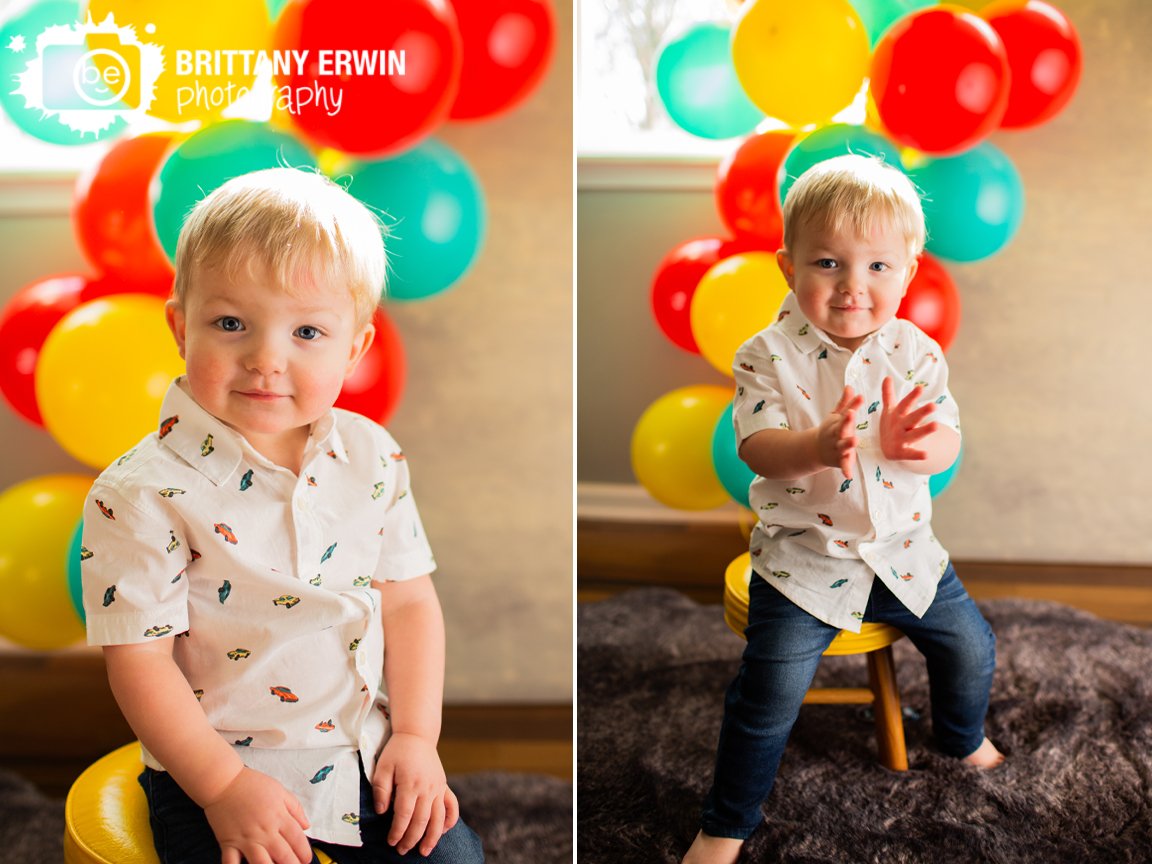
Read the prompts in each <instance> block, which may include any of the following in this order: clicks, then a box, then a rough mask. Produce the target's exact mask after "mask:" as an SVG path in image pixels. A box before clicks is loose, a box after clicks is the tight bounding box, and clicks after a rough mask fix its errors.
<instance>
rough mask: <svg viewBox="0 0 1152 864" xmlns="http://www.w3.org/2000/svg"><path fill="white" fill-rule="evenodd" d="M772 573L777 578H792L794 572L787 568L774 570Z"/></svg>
mask: <svg viewBox="0 0 1152 864" xmlns="http://www.w3.org/2000/svg"><path fill="white" fill-rule="evenodd" d="M772 575H773V576H775V577H776V578H777V579H791V578H792V574H791V573H789V572H788V571H787V570H773V571H772Z"/></svg>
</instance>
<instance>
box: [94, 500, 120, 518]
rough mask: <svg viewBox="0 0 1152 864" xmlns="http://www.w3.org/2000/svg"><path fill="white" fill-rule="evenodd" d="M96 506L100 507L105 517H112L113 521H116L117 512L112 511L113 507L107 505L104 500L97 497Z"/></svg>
mask: <svg viewBox="0 0 1152 864" xmlns="http://www.w3.org/2000/svg"><path fill="white" fill-rule="evenodd" d="M96 506H97V507H99V508H100V513H101V515H103V517H104V518H105V519H111V520H112V521H113V522H115V521H116V514H114V513H113V512H112V508H111V507H105V506H104V502H103V501H101V500H100V499H99V498H97V499H96Z"/></svg>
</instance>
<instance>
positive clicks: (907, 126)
mask: <svg viewBox="0 0 1152 864" xmlns="http://www.w3.org/2000/svg"><path fill="white" fill-rule="evenodd" d="M1008 78H1009V71H1008V59H1007V57H1006V55H1005V51H1004V44H1003V43H1002V42H1001V41H1000V37H999V36H997V35H996V31H995V30H993V29H992V27H991V26H990V25H989V24H988V22H987V21H984V20H983V19H982V18H979V17H977V16H976V15H975V14H973V13H971V12H968V11H966V10H964V9H961V8H959V7H929V8H927V9H923V10H921V11H919V12H913V13H912V14H911V15H908V16H907V17H905V18H901V19H900V20H899V21H897V22H896V23H895V24H893V25H892V27H891V28H890V29H889V30H888V32H887V33H885V35H884V37H883V38H882V39H881V40H880V42H879V43H878V44H877V45H876V51H875V53H874V54H873V56H872V71H871V82H872V83H871V85H870V86H871V93H872V98H873V100H874V101H875V104H876V110H877V112H878V113H879V115H880V120H881V121H882V122H883V124H884V128H885V129H886V130H887V132H888V133H889V135H890V136H891V137H892V138H893V139H894V140H896V141H897V142H899V143H901V144H904V145H906V146H908V147H915V148H916V149H917V150H921V151H923V152H925V153H933V154H937V155H952V154H956V153H960V152H963V151H964V150H969V149H971V148H972V147H975V146H976V145H977V144H979V143H980V142H981V141H982V140H984V139H985V138H987V137H988V136H989V135H990V134H991V133H992V132H994V131H995V130H996V129H997V128H998V127H999V125H1000V120H1001V118H1002V117H1003V116H1004V110H1005V108H1006V107H1007V105H1008Z"/></svg>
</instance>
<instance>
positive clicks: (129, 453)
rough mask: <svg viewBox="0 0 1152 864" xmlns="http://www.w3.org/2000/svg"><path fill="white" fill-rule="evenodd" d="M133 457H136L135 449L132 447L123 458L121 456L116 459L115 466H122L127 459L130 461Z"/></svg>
mask: <svg viewBox="0 0 1152 864" xmlns="http://www.w3.org/2000/svg"><path fill="white" fill-rule="evenodd" d="M135 455H136V448H135V447H133V448H132V449H131V450H129V451H128V452H127V453H125V454H124V455H123V456H121V457H120V458H119V459H117V460H116V464H117V465H123V464H124V463H125V462H127V461H128V460H129V459H131V458H132V457H133V456H135Z"/></svg>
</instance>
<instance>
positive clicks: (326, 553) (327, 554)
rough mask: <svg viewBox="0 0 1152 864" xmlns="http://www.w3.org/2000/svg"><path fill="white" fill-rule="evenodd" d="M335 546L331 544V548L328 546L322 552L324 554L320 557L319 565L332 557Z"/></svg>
mask: <svg viewBox="0 0 1152 864" xmlns="http://www.w3.org/2000/svg"><path fill="white" fill-rule="evenodd" d="M336 546H337V544H336V543H333V544H332V545H331V546H329V547H328V548H327V549H325V550H324V554H323V555H321V556H320V563H321V564H323V563H324V562H325V561H327V560H328V559H329V558H331V557H332V553H333V552H335V551H336Z"/></svg>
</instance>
